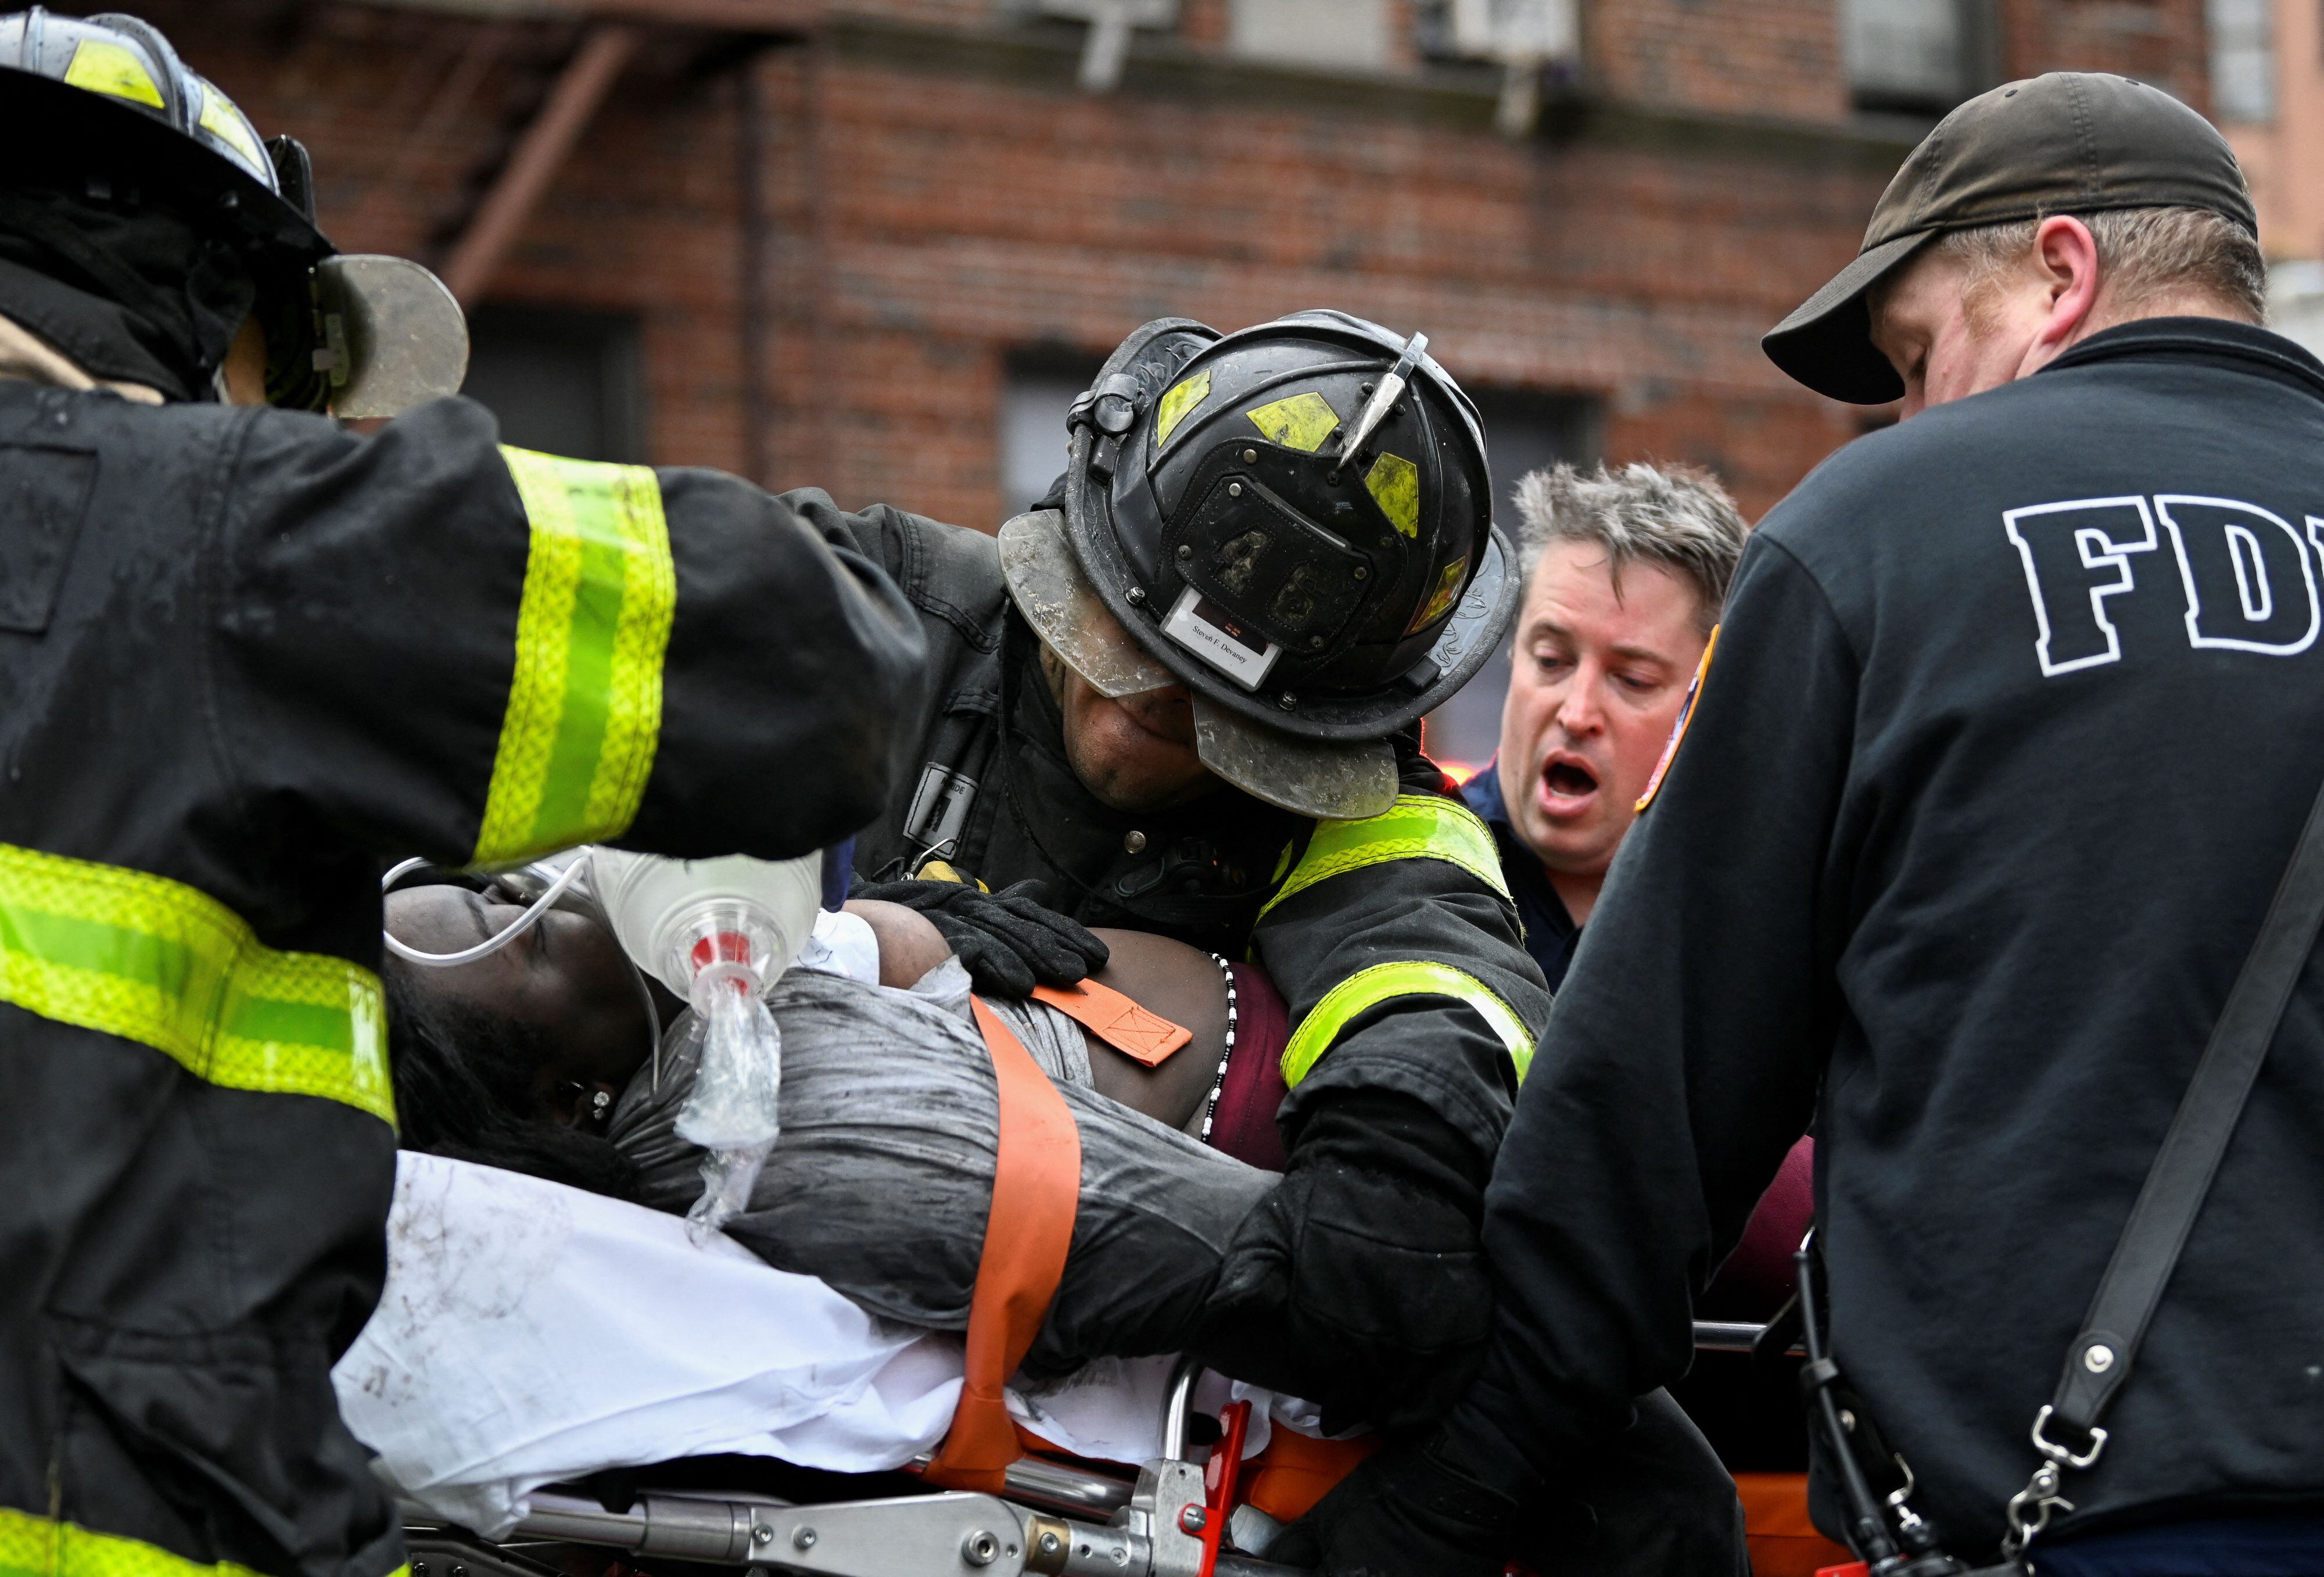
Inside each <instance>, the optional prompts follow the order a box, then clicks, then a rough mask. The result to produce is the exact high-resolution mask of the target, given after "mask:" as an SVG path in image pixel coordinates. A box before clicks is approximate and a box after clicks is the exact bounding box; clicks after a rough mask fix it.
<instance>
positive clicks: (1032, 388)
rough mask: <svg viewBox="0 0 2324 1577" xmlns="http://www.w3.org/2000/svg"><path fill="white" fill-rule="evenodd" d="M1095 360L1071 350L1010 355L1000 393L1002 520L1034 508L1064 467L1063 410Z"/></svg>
mask: <svg viewBox="0 0 2324 1577" xmlns="http://www.w3.org/2000/svg"><path fill="white" fill-rule="evenodd" d="M1099 365H1100V362H1099V360H1098V358H1097V357H1095V356H1084V355H1078V354H1076V353H1074V352H1072V351H1028V352H1026V353H1025V354H1023V355H1017V356H1011V357H1010V361H1009V373H1008V378H1007V381H1006V383H1004V384H1003V386H1002V389H1001V519H1002V520H1004V521H1005V520H1009V519H1010V518H1011V517H1013V516H1016V515H1020V514H1023V513H1024V512H1026V511H1027V510H1028V509H1030V508H1032V507H1033V505H1034V503H1036V502H1037V501H1038V500H1039V499H1040V497H1041V495H1042V494H1044V493H1047V492H1048V491H1049V484H1051V483H1053V482H1055V481H1056V479H1057V477H1058V475H1060V474H1061V473H1063V472H1064V470H1065V412H1066V411H1068V410H1072V409H1073V405H1074V401H1076V400H1078V399H1080V398H1081V395H1082V391H1083V390H1084V389H1086V388H1088V387H1089V386H1090V385H1091V384H1092V383H1094V382H1096V381H1097V370H1098V367H1099Z"/></svg>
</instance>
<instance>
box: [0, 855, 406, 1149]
mask: <svg viewBox="0 0 2324 1577" xmlns="http://www.w3.org/2000/svg"><path fill="white" fill-rule="evenodd" d="M0 1001H6V1002H13V1003H14V1004H15V1005H16V1006H17V1007H19V1008H22V1009H23V1010H25V1011H26V1012H30V1013H38V1014H39V1015H41V1017H42V1018H44V1019H55V1020H56V1021H57V1022H59V1023H60V1024H72V1025H77V1026H78V1027H79V1028H83V1029H95V1030H97V1031H99V1032H101V1033H103V1034H106V1035H118V1036H120V1037H122V1038H124V1039H125V1040H134V1041H137V1042H139V1043H141V1044H142V1045H145V1046H150V1047H152V1048H153V1049H154V1050H156V1051H159V1052H161V1053H163V1054H164V1055H166V1056H171V1057H172V1058H174V1059H176V1061H178V1062H179V1063H180V1065H183V1066H184V1067H185V1069H186V1071H187V1072H189V1073H190V1074H193V1075H194V1076H195V1077H197V1078H199V1079H204V1080H207V1081H208V1083H210V1084H221V1085H224V1086H226V1088H228V1089H235V1090H256V1091H261V1092H264V1093H270V1094H281V1095H317V1096H320V1097H322V1098H323V1099H324V1100H327V1101H337V1102H343V1103H345V1104H346V1105H349V1106H352V1107H354V1108H355V1110H357V1111H366V1112H369V1113H370V1114H371V1115H372V1116H374V1117H376V1118H378V1119H380V1120H382V1121H383V1122H386V1123H389V1124H391V1125H392V1124H393V1122H394V1121H395V1097H394V1092H393V1088H392V1084H391V1082H390V1079H389V1074H388V1063H387V1031H386V1021H387V1020H386V1014H385V1012H384V1010H383V1007H382V1001H381V995H380V985H379V977H378V976H377V975H375V974H374V973H372V972H371V971H369V970H367V969H364V968H363V967H362V966H361V965H359V964H350V963H348V962H347V961H346V959H344V958H330V957H326V956H324V955H323V954H315V953H277V952H275V951H273V950H272V948H269V947H265V946H262V945H260V944H259V941H258V938H257V936H255V935H254V933H253V932H252V930H251V928H250V927H249V925H248V924H247V923H246V922H245V921H244V919H243V918H242V917H241V916H239V915H237V914H235V912H234V911H233V910H232V909H230V908H226V905H224V904H222V903H220V902H218V901H217V899H214V898H212V897H210V896H209V895H208V893H205V892H200V891H198V890H195V889H193V888H190V887H188V886H187V885H185V884H184V883H183V882H180V881H171V880H169V879H168V878H167V877H162V876H149V875H147V874H145V873H144V872H143V871H129V870H124V869H123V868H122V867H120V866H118V865H100V864H97V863H96V862H93V861H88V860H72V859H68V858H66V857H64V856H63V855H60V854H47V853H41V852H40V851H38V850H35V849H20V848H16V847H14V846H13V845H11V844H0Z"/></svg>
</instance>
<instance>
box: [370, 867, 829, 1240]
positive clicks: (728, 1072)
mask: <svg viewBox="0 0 2324 1577" xmlns="http://www.w3.org/2000/svg"><path fill="white" fill-rule="evenodd" d="M566 858H567V861H568V863H567V864H566V865H565V867H564V869H563V870H562V871H558V873H557V875H556V878H555V880H554V881H549V882H548V883H547V885H546V886H545V888H544V889H543V890H542V891H541V893H540V895H539V898H537V899H534V900H533V902H532V905H531V907H530V908H528V909H526V911H525V912H524V913H523V914H522V915H521V916H520V917H519V918H517V919H516V920H515V921H514V922H512V924H511V925H509V926H508V927H505V928H503V930H500V931H498V932H496V933H494V934H493V936H489V937H487V938H486V939H485V940H484V941H482V942H479V943H477V944H476V945H475V946H473V947H466V948H462V949H461V950H460V951H459V952H457V953H423V952H420V950H418V949H417V948H414V947H411V946H410V945H407V944H405V943H403V942H401V941H399V940H398V939H397V938H396V937H394V936H388V937H387V938H386V943H387V946H388V949H389V951H391V952H392V953H394V954H396V956H398V957H400V958H402V959H406V960H408V961H409V962H410V963H413V964H422V965H426V966H428V967H429V968H436V969H450V968H457V967H458V966H459V965H461V964H474V963H475V962H476V961H477V960H479V959H482V958H485V957H489V956H490V955H491V954H494V953H496V952H498V951H499V950H500V949H502V948H503V947H505V946H507V945H509V944H510V943H512V942H513V941H515V940H516V939H517V938H518V937H519V936H522V935H523V934H524V933H525V932H526V931H528V930H530V928H531V927H533V926H535V925H537V924H539V920H540V918H541V916H542V915H544V914H546V913H547V912H548V910H549V908H550V906H551V905H553V904H554V903H555V902H556V901H557V900H558V898H560V897H561V896H563V895H564V894H565V892H566V891H567V890H570V889H572V888H574V886H575V884H576V883H577V882H579V881H581V880H582V879H583V876H584V874H585V873H586V877H587V881H588V886H587V888H586V892H587V893H588V894H589V896H590V897H591V898H592V899H594V901H595V904H596V907H597V908H598V910H599V912H600V913H602V914H603V915H604V918H605V922H606V924H607V925H608V926H610V927H612V929H613V936H614V939H615V940H617V941H618V942H620V943H621V945H622V952H623V953H625V954H628V956H629V958H630V961H631V964H632V967H633V968H635V969H638V970H640V971H641V972H642V973H644V974H650V975H652V976H653V977H654V978H655V979H657V980H659V981H660V982H662V983H663V984H664V985H666V986H668V987H669V989H670V991H672V992H673V993H675V994H676V995H678V997H680V998H683V999H684V1000H685V1001H687V1004H688V1005H689V1006H690V1007H691V1008H692V1009H693V1011H692V1012H691V1013H690V1014H688V1015H687V1017H686V1018H685V1019H682V1020H680V1021H679V1023H678V1025H677V1026H675V1027H674V1028H673V1029H672V1030H671V1032H670V1035H669V1037H661V1038H658V1039H657V1041H656V1044H655V1049H654V1059H655V1060H654V1075H655V1081H656V1085H657V1087H659V1079H660V1057H661V1050H662V1047H663V1044H664V1042H665V1040H667V1041H668V1042H669V1044H670V1045H671V1047H673V1049H675V1048H677V1047H686V1048H689V1049H691V1050H693V1051H694V1052H695V1053H696V1065H695V1078H694V1088H693V1089H692V1090H691V1091H690V1092H689V1093H688V1094H687V1101H686V1104H685V1105H684V1106H683V1107H682V1108H680V1109H679V1111H678V1124H677V1127H678V1136H679V1137H680V1138H681V1139H686V1140H687V1142H688V1143H690V1144H696V1145H699V1146H701V1147H702V1148H704V1149H705V1151H707V1152H708V1154H707V1155H706V1157H705V1158H704V1160H703V1163H702V1179H703V1192H702V1197H701V1198H700V1199H698V1200H696V1202H695V1204H694V1208H693V1209H692V1210H690V1211H688V1212H687V1231H688V1233H689V1234H691V1235H692V1236H693V1237H694V1239H695V1240H696V1241H697V1242H703V1241H706V1240H708V1239H709V1238H710V1237H711V1235H712V1234H714V1233H715V1232H716V1231H718V1230H719V1229H720V1228H721V1227H722V1226H724V1224H725V1222H727V1221H728V1220H729V1219H730V1218H732V1217H733V1215H734V1214H735V1213H737V1212H739V1211H740V1210H742V1208H743V1206H745V1205H746V1204H748V1203H750V1197H751V1186H752V1184H753V1183H755V1182H756V1181H757V1180H758V1176H759V1171H760V1168H761V1167H763V1166H765V1164H766V1159H767V1157H768V1155H769V1154H770V1152H771V1151H772V1150H773V1149H774V1148H775V1139H776V1138H777V1136H778V1135H779V1132H780V1131H781V1122H780V1120H779V1119H780V1111H779V1109H780V1102H781V1094H782V1078H783V1037H782V1031H781V1030H780V1029H779V1028H777V1027H776V1024H775V1020H774V1017H773V1015H772V1014H770V1013H769V1012H768V1011H767V1004H766V995H767V991H768V990H769V988H770V987H771V986H772V985H773V984H774V983H775V982H776V980H777V979H778V978H779V977H780V975H781V974H782V973H783V971H784V970H786V969H788V968H789V967H790V965H791V964H793V963H795V962H796V961H797V960H798V955H799V951H800V949H801V948H803V947H805V946H806V945H807V937H808V936H809V934H810V933H811V932H812V931H813V929H814V927H815V919H816V913H817V911H818V910H819V909H820V908H821V907H822V897H823V873H822V861H821V859H820V858H819V857H818V856H816V855H807V856H805V857H803V858H800V859H796V860H780V861H768V860H753V859H751V858H749V857H748V856H745V855H741V854H733V855H727V856H724V857H722V858H719V859H715V860H668V859H663V858H661V857H660V856H659V855H654V854H633V853H630V852H628V851H627V850H623V849H613V848H607V847H604V845H602V844H601V845H593V846H591V847H588V848H586V849H582V850H578V851H576V852H575V853H572V854H571V855H568V856H566ZM424 863H426V862H425V861H420V860H407V861H404V862H402V863H401V864H399V865H397V866H396V867H394V868H393V869H392V870H391V871H388V873H387V875H386V877H385V878H384V879H383V882H382V886H383V888H385V887H392V885H393V884H394V883H395V882H396V881H397V880H398V879H400V878H401V877H402V876H403V875H404V874H406V873H407V872H409V871H411V870H412V869H414V868H416V867H418V866H420V865H422V864H424ZM544 865H546V862H544ZM544 874H545V871H544ZM643 989H644V988H643V982H642V979H641V983H640V990H641V991H643ZM647 1006H648V1009H649V1015H648V1017H649V1022H650V1021H651V1019H652V1014H651V1011H650V1010H651V1007H652V999H651V994H650V993H647Z"/></svg>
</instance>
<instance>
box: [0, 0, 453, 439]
mask: <svg viewBox="0 0 2324 1577" xmlns="http://www.w3.org/2000/svg"><path fill="white" fill-rule="evenodd" d="M0 137H4V138H5V140H6V142H7V143H8V144H9V145H10V146H11V147H14V149H15V150H16V153H15V155H14V160H15V162H14V171H15V173H16V175H17V177H18V178H19V179H23V178H32V179H36V180H57V179H60V178H69V179H71V180H76V181H78V180H87V181H88V182H89V183H90V185H91V187H92V189H98V190H103V191H105V192H106V193H107V195H108V196H109V197H110V198H112V199H113V200H124V201H125V200H132V198H131V193H130V192H129V191H127V190H124V189H123V187H124V184H127V185H131V186H134V188H135V189H136V191H137V192H138V193H140V194H142V198H140V199H139V200H148V201H153V202H159V203H166V204H168V205H169V206H170V207H171V208H174V209H176V210H177V211H179V212H180V213H182V214H185V215H186V216H187V217H189V218H191V219H194V220H196V221H197V222H198V224H199V225H200V226H201V227H202V228H203V229H204V230H206V231H208V233H209V234H210V235H214V236H217V237H218V238H220V239H223V240H225V241H226V242H228V243H229V244H233V245H235V247H236V248H238V249H239V250H240V251H241V252H242V253H243V254H244V257H245V258H246V259H247V260H248V262H249V265H250V268H251V272H252V274H253V276H254V279H255V281H256V283H257V285H258V304H257V307H256V309H255V310H256V312H257V313H258V316H259V320H260V326H261V327H263V328H264V329H265V330H266V335H267V351H268V365H267V373H266V385H267V398H268V399H269V400H270V401H272V402H273V403H275V404H278V405H288V406H292V407H295V408H299V409H305V410H326V409H327V410H330V411H332V412H333V413H334V414H336V415H339V416H345V417H370V416H393V415H397V414H400V413H401V411H403V410H409V409H410V407H412V406H414V405H417V404H420V402H421V401H425V400H429V399H433V398H435V397H437V396H438V395H443V394H452V393H457V392H458V391H459V387H460V383H461V380H462V378H463V376H464V375H465V374H466V370H467V362H468V335H467V324H466V318H464V317H463V316H462V314H461V311H460V308H459V304H458V303H457V302H456V301H455V300H453V299H452V295H451V292H450V291H447V290H446V289H445V288H444V286H443V284H442V282H441V281H438V279H437V278H436V276H435V275H434V274H432V273H429V272H428V271H427V270H426V269H424V268H422V267H420V265H419V264H418V263H410V262H408V261H406V260H405V259H402V258H400V257H380V256H371V255H364V254H342V253H340V251H339V249H338V248H337V247H336V246H334V245H332V244H331V243H330V241H329V240H328V239H327V237H326V236H325V235H323V232H322V231H321V230H320V229H319V228H318V227H317V225H316V222H315V201H314V191H313V177H312V173H311V171H310V170H309V164H308V159H307V150H306V149H305V148H304V147H303V146H301V145H300V143H299V142H298V141H297V140H296V139H295V138H291V137H276V138H273V139H272V140H271V141H267V142H261V141H260V139H259V135H258V131H257V128H256V127H255V126H254V125H253V124H251V121H250V117H249V116H248V115H244V114H243V113H242V110H241V109H240V108H239V107H238V106H236V105H235V103H234V101H233V100H232V99H230V98H228V97H226V95H225V94H224V93H223V92H221V91H220V90H219V88H218V87H217V84H216V83H214V82H211V81H210V80H209V79H208V78H205V77H203V76H202V75H201V74H200V73H198V72H197V71H195V70H193V69H191V68H189V67H188V66H187V65H186V63H185V62H184V61H183V60H180V59H179V57H178V52H177V51H176V50H175V49H173V48H171V44H170V41H169V40H168V39H167V38H165V37H164V36H162V33H161V30H160V29H159V28H156V27H154V26H152V24H151V23H145V22H142V21H140V20H139V19H137V18H136V17H134V16H124V15H121V14H115V13H106V14H98V15H95V16H90V17H86V18H82V17H73V16H65V15H60V14H58V13H55V12H52V11H49V10H46V9H44V8H43V7H41V6H38V5H35V6H33V7H32V8H31V9H30V10H27V11H18V12H12V13H9V14H5V15H0Z"/></svg>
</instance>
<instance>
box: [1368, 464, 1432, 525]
mask: <svg viewBox="0 0 2324 1577" xmlns="http://www.w3.org/2000/svg"><path fill="white" fill-rule="evenodd" d="M1364 487H1365V489H1366V490H1367V491H1368V492H1369V493H1371V495H1372V502H1373V503H1377V504H1379V506H1380V513H1382V514H1384V515H1386V516H1387V517H1388V524H1390V525H1392V526H1394V527H1395V528H1396V529H1397V530H1399V531H1401V532H1403V533H1404V534H1405V535H1406V536H1407V537H1414V538H1417V537H1418V536H1419V535H1420V467H1419V466H1416V465H1414V464H1413V463H1412V462H1411V461H1409V460H1407V459H1406V458H1405V457H1403V456H1402V455H1382V456H1381V457H1379V461H1378V462H1377V463H1375V464H1374V465H1373V466H1372V468H1371V469H1370V470H1369V471H1368V472H1366V473H1365V474H1364Z"/></svg>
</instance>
